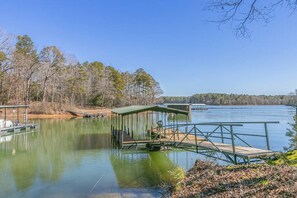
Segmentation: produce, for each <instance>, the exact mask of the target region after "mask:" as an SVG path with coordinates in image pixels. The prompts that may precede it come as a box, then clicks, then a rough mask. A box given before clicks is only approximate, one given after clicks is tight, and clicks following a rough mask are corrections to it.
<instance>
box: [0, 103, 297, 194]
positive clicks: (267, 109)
mask: <svg viewBox="0 0 297 198" xmlns="http://www.w3.org/2000/svg"><path fill="white" fill-rule="evenodd" d="M294 114H295V109H293V108H291V107H287V106H227V107H226V106H208V110H206V111H193V112H192V122H219V121H226V122H227V121H231V122H234V121H280V124H271V125H269V126H268V129H269V134H270V144H271V148H272V149H273V150H283V147H284V146H287V144H288V138H287V137H286V136H285V134H286V129H287V128H290V126H289V124H288V123H292V122H293V115H294ZM34 122H37V123H39V125H40V128H39V129H36V130H35V131H34V132H32V133H29V134H25V135H24V134H23V135H14V136H11V137H7V142H3V140H2V143H0V197H97V196H102V197H107V196H111V197H119V196H122V197H125V196H126V197H131V196H132V197H133V196H134V197H150V196H151V197H158V196H160V189H159V188H158V186H159V185H160V183H161V182H162V181H166V180H170V177H171V175H170V174H169V172H168V170H174V169H175V168H176V167H181V168H183V169H184V170H187V169H189V168H190V167H191V166H192V165H193V163H194V162H195V160H196V159H204V158H203V157H201V156H199V155H197V154H195V153H191V152H186V151H176V150H175V151H166V152H146V151H127V150H125V151H119V150H117V149H115V148H113V146H112V143H111V136H110V120H108V119H103V120H99V119H62V120H59V119H56V120H35V121H34ZM235 130H237V131H251V130H252V131H261V132H263V131H262V130H263V126H260V125H249V126H246V127H241V128H240V127H239V128H238V129H235ZM259 133H260V132H259ZM249 141H250V142H251V143H252V144H253V145H255V146H257V147H265V144H264V143H265V141H264V140H261V141H260V140H258V139H256V140H254V139H250V140H249Z"/></svg>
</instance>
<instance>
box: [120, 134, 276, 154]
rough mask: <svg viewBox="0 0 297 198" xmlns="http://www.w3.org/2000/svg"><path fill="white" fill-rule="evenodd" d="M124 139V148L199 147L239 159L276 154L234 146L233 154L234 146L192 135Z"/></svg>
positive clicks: (264, 150) (269, 151)
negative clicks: (150, 145) (141, 146)
mask: <svg viewBox="0 0 297 198" xmlns="http://www.w3.org/2000/svg"><path fill="white" fill-rule="evenodd" d="M174 136H175V139H174ZM123 137H124V139H123V142H122V145H123V146H131V145H139V144H149V143H152V144H156V143H159V144H160V143H162V144H164V145H171V146H175V147H180V148H182V147H184V146H190V147H196V145H197V149H198V150H199V149H207V150H212V151H217V152H222V153H225V154H232V155H233V154H235V155H236V156H238V157H243V158H246V159H252V158H262V157H270V156H273V155H274V152H273V151H271V150H266V149H258V148H253V147H247V146H234V150H235V152H234V153H233V146H232V144H225V143H218V142H210V141H207V140H205V139H203V138H201V137H197V138H196V136H195V135H192V134H189V135H186V134H185V133H179V134H175V135H172V134H168V135H166V137H164V136H163V138H161V139H157V140H152V139H146V140H134V139H133V138H131V137H130V136H129V135H128V134H126V133H124V135H123Z"/></svg>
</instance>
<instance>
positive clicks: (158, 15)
mask: <svg viewBox="0 0 297 198" xmlns="http://www.w3.org/2000/svg"><path fill="white" fill-rule="evenodd" d="M209 1H210V0H209ZM209 1H208V0H204V1H197V0H187V1H184V0H149V1H141V0H98V1H95V0H89V1H84V0H79V1H78V0H72V1H70V0H69V1H66V0H64V1H62V0H60V1H58V0H43V1H39V0H38V1H37V0H28V1H23V0H9V1H0V28H1V29H4V30H5V31H6V32H9V33H11V34H13V35H23V34H28V35H29V36H30V37H31V38H32V39H33V41H34V42H35V44H36V46H37V47H38V49H42V48H43V47H45V46H48V45H56V46H58V47H59V48H60V49H61V50H62V51H63V52H64V53H67V54H74V55H75V56H76V57H77V59H78V60H79V61H81V62H83V61H95V60H97V61H101V62H103V63H105V64H106V65H112V66H114V67H116V68H118V69H119V70H121V71H131V72H133V71H135V70H136V69H137V68H140V67H142V68H144V69H145V70H147V71H148V72H149V73H150V74H152V75H153V76H154V78H155V79H156V80H157V81H159V82H160V85H161V87H162V89H163V90H164V92H165V93H164V95H192V94H195V93H209V92H217V93H246V94H272V95H274V94H287V93H289V92H291V91H293V90H294V89H296V88H297V77H296V74H297V25H296V21H297V13H296V14H294V15H291V16H289V12H288V11H287V10H286V9H284V8H283V9H280V10H278V11H277V12H276V13H275V18H274V19H273V20H272V22H271V23H269V24H268V25H263V24H261V23H253V24H252V25H251V26H250V30H251V33H252V36H251V38H248V39H241V38H237V37H236V36H235V34H234V32H233V31H232V28H231V27H230V25H228V24H227V25H225V26H222V27H220V28H218V26H217V25H216V24H214V23H209V22H207V21H208V20H212V19H215V18H216V17H217V15H216V13H214V12H211V11H206V10H205V9H204V8H205V5H206V4H205V3H206V2H209Z"/></svg>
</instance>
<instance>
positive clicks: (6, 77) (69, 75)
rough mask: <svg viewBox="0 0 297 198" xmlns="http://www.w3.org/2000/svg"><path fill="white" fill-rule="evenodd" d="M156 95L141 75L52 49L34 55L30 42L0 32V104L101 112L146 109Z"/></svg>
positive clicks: (158, 91)
mask: <svg viewBox="0 0 297 198" xmlns="http://www.w3.org/2000/svg"><path fill="white" fill-rule="evenodd" d="M161 93H162V90H161V88H160V86H159V83H158V82H157V81H156V80H155V79H154V78H153V77H152V76H151V75H150V74H149V73H147V72H146V71H145V70H144V69H142V68H140V69H138V70H136V71H135V72H133V73H130V72H121V71H119V70H117V69H116V68H114V67H113V66H109V65H104V64H103V63H101V62H97V61H95V62H84V63H79V62H78V61H73V60H70V58H68V59H67V58H66V57H65V55H64V54H63V53H62V52H61V50H60V49H59V48H58V47H56V46H47V47H44V48H43V49H42V50H41V51H37V49H36V47H35V45H34V43H33V41H32V39H31V38H30V37H29V36H27V35H24V36H17V38H16V39H13V38H12V39H11V38H10V36H8V35H7V34H6V33H4V32H3V31H0V104H7V103H12V104H29V103H30V102H32V101H38V102H43V103H56V104H57V103H58V104H60V105H63V104H70V105H80V106H85V105H96V106H102V107H110V106H120V105H132V104H152V103H155V100H156V98H157V96H159V95H160V94H161Z"/></svg>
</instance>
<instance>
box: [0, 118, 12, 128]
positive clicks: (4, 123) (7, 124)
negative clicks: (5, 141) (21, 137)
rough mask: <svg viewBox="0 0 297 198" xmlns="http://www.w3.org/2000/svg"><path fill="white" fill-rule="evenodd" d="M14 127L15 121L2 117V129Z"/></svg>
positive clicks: (0, 122) (0, 123)
mask: <svg viewBox="0 0 297 198" xmlns="http://www.w3.org/2000/svg"><path fill="white" fill-rule="evenodd" d="M9 127H13V123H12V121H10V120H4V119H0V129H1V128H9Z"/></svg>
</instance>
